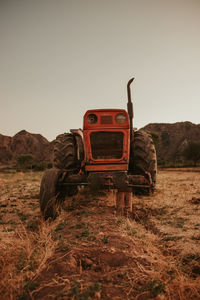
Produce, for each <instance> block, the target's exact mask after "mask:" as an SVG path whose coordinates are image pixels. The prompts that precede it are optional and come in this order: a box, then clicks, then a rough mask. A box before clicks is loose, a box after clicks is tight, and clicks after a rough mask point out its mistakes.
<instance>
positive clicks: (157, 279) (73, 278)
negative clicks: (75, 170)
mask: <svg viewBox="0 0 200 300" xmlns="http://www.w3.org/2000/svg"><path fill="white" fill-rule="evenodd" d="M41 176H42V173H31V172H30V173H19V172H18V173H14V172H10V173H9V172H4V173H0V241H1V243H0V271H1V272H0V298H1V299H21V300H23V299H138V300H143V299H200V232H199V229H200V170H198V169H193V170H191V169H185V170H183V169H182V170H164V171H162V170H160V171H159V172H158V180H157V187H156V191H155V193H154V195H152V196H133V213H132V214H131V215H130V216H129V217H128V218H127V217H124V216H120V215H118V214H117V213H116V210H115V202H114V200H115V192H108V193H105V192H96V193H93V194H91V193H89V192H88V190H81V191H80V192H79V194H78V195H77V196H76V197H74V198H71V199H66V201H65V204H64V206H63V208H62V211H61V214H60V216H59V217H58V218H57V219H56V220H55V221H54V222H44V221H43V219H42V217H41V214H40V209H39V199H38V198H39V187H40V181H41Z"/></svg>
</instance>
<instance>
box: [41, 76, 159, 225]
mask: <svg viewBox="0 0 200 300" xmlns="http://www.w3.org/2000/svg"><path fill="white" fill-rule="evenodd" d="M133 80H134V78H132V79H130V80H129V82H128V84H127V92H128V104H127V108H128V112H126V111H125V110H123V109H98V110H88V111H87V112H86V113H85V115H84V119H83V130H81V129H78V130H75V129H72V130H70V133H64V134H60V135H59V136H57V138H56V140H55V146H54V163H53V168H52V169H49V170H46V171H45V173H44V175H43V178H42V181H41V187H40V208H41V212H42V214H43V216H44V218H45V219H48V218H49V217H50V218H55V217H56V214H57V213H56V207H57V206H58V205H59V204H61V203H62V202H63V201H64V200H65V198H66V197H67V196H73V195H75V194H76V193H77V192H78V186H90V187H91V188H93V189H100V188H103V189H106V188H109V189H110V188H112V189H117V190H118V191H124V192H126V191H130V189H131V191H133V192H134V191H135V190H137V191H138V190H143V191H144V190H147V191H149V192H152V191H153V190H154V188H155V183H156V173H157V159H156V151H155V146H154V143H153V140H152V138H151V135H150V134H148V133H147V132H145V131H143V130H138V131H135V130H134V129H133V125H132V119H133V105H132V102H131V90H130V84H131V83H132V81H133Z"/></svg>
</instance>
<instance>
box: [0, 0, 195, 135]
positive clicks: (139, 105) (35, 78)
mask: <svg viewBox="0 0 200 300" xmlns="http://www.w3.org/2000/svg"><path fill="white" fill-rule="evenodd" d="M131 77H135V81H134V82H133V84H132V96H133V100H134V110H135V118H134V126H135V127H138V128H140V127H142V126H144V125H146V124H148V123H152V122H164V123H165V122H167V123H173V122H179V121H191V122H193V123H197V124H198V123H200V0H13V1H11V0H0V133H2V134H4V135H10V136H13V135H14V134H16V133H17V132H18V131H20V130H22V129H26V130H27V131H29V132H32V133H41V134H42V135H44V136H45V137H46V138H47V139H49V140H53V139H54V138H55V137H56V135H58V134H60V133H63V132H66V131H69V129H70V128H80V127H82V117H83V114H84V112H85V111H86V110H87V109H93V108H126V103H127V96H126V84H127V81H128V80H129V79H130V78H131Z"/></svg>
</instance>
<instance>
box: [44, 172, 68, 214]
mask: <svg viewBox="0 0 200 300" xmlns="http://www.w3.org/2000/svg"><path fill="white" fill-rule="evenodd" d="M60 174H61V172H60V170H58V169H54V168H53V169H49V170H46V171H45V172H44V175H43V177H42V181H41V185H40V209H41V212H42V215H43V217H44V219H45V220H47V219H48V218H52V219H55V218H56V217H57V216H58V209H59V204H60V203H61V202H62V200H63V199H62V194H61V192H60V191H59V189H58V179H59V176H60Z"/></svg>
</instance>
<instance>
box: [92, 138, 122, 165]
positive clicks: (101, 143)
mask: <svg viewBox="0 0 200 300" xmlns="http://www.w3.org/2000/svg"><path fill="white" fill-rule="evenodd" d="M123 136H124V135H123V133H122V132H93V133H91V134H90V144H91V150H92V157H93V158H94V159H119V158H121V157H122V155H123Z"/></svg>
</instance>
